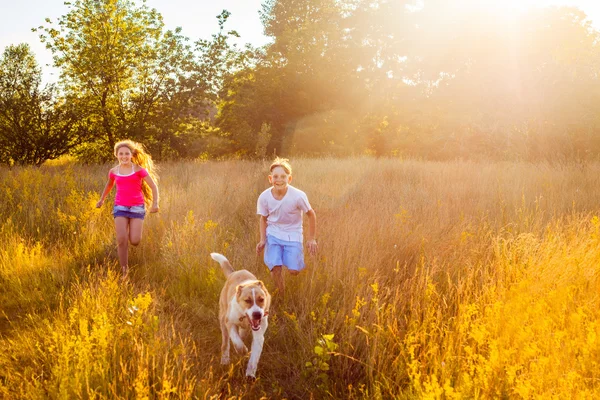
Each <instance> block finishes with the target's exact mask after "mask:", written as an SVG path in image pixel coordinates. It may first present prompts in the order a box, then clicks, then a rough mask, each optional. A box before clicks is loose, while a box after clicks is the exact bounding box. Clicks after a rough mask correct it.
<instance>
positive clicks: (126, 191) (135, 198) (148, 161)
mask: <svg viewBox="0 0 600 400" xmlns="http://www.w3.org/2000/svg"><path fill="white" fill-rule="evenodd" d="M115 157H116V158H117V160H118V161H119V165H117V166H116V167H114V168H112V169H111V170H110V171H109V172H108V182H106V186H105V187H104V192H102V197H100V201H98V203H97V204H96V207H98V208H100V207H102V204H104V200H105V199H106V196H108V194H109V193H110V191H111V189H112V188H113V186H114V185H115V184H116V185H117V193H116V195H115V202H114V208H113V212H112V214H113V217H114V219H115V230H116V233H117V253H118V255H119V264H120V265H121V272H122V273H123V276H125V275H127V272H128V268H129V265H128V256H129V245H128V242H129V243H131V244H132V245H134V246H137V245H138V244H139V243H140V241H141V240H142V228H143V224H144V217H145V215H146V206H149V211H150V212H151V213H155V212H158V186H157V185H156V182H157V181H158V177H157V175H156V174H155V169H154V163H153V161H152V157H150V154H148V153H146V152H145V150H144V147H143V146H142V145H141V144H139V143H136V142H133V141H131V140H123V141H120V142H118V143H117V144H115Z"/></svg>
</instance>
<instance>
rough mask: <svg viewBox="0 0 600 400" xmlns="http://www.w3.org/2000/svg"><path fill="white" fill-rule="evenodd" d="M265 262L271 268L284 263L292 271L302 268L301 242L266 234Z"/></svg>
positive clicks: (302, 253) (302, 252)
mask: <svg viewBox="0 0 600 400" xmlns="http://www.w3.org/2000/svg"><path fill="white" fill-rule="evenodd" d="M265 264H267V267H269V270H272V269H273V267H276V266H278V265H284V266H286V267H287V268H288V269H291V270H294V271H302V270H303V269H304V251H303V249H302V243H301V242H288V241H287V240H281V239H278V238H276V237H274V236H271V235H267V244H266V245H265Z"/></svg>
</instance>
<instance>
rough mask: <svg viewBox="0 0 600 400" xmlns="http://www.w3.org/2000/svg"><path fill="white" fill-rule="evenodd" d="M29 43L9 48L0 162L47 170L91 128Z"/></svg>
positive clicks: (0, 75) (3, 68)
mask: <svg viewBox="0 0 600 400" xmlns="http://www.w3.org/2000/svg"><path fill="white" fill-rule="evenodd" d="M40 86H41V70H40V68H39V67H38V64H37V62H36V60H35V57H34V55H33V54H32V53H31V50H30V48H29V46H28V45H27V44H20V45H17V46H8V47H7V48H6V49H5V50H4V53H3V55H2V59H1V60H0V149H2V150H1V152H0V163H3V164H8V165H12V164H20V165H25V164H33V165H41V164H42V163H43V162H44V161H46V160H50V159H54V158H57V157H59V156H61V155H63V154H67V153H68V152H69V151H71V150H72V149H73V148H74V147H75V146H77V145H79V144H80V143H82V142H83V141H84V140H85V139H86V138H87V135H88V130H87V127H86V125H85V123H82V122H81V119H80V116H79V115H78V114H77V113H76V112H75V110H74V109H73V108H72V107H70V106H69V104H68V103H66V102H64V101H62V100H59V99H57V97H56V94H55V89H54V87H52V86H47V87H45V88H43V89H42V88H41V87H40Z"/></svg>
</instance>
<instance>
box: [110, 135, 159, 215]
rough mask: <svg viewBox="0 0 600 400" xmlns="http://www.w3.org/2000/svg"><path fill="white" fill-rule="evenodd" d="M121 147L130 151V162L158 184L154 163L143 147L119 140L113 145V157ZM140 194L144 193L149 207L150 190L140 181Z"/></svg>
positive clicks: (150, 199) (131, 141)
mask: <svg viewBox="0 0 600 400" xmlns="http://www.w3.org/2000/svg"><path fill="white" fill-rule="evenodd" d="M121 147H127V148H128V149H129V150H130V151H131V161H132V162H133V163H135V164H137V165H139V166H140V167H142V168H144V169H145V170H146V171H148V174H149V175H150V177H151V178H152V180H153V181H154V182H155V183H157V184H158V175H157V174H156V167H155V166H154V161H152V157H151V156H150V154H148V153H147V152H146V149H144V146H143V145H142V144H141V143H137V142H134V141H133V140H121V141H120V142H117V143H116V144H115V157H116V156H117V153H118V152H119V149H120V148H121ZM142 192H143V193H144V202H145V203H146V206H150V204H152V189H150V186H148V184H147V183H146V182H145V181H142Z"/></svg>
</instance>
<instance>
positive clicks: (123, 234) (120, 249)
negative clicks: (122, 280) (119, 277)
mask: <svg viewBox="0 0 600 400" xmlns="http://www.w3.org/2000/svg"><path fill="white" fill-rule="evenodd" d="M128 228H129V218H125V217H115V231H116V233H117V254H118V255H119V264H120V265H121V272H123V274H126V273H127V265H128V250H129V249H128V245H129V237H128V236H129V233H128Z"/></svg>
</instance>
